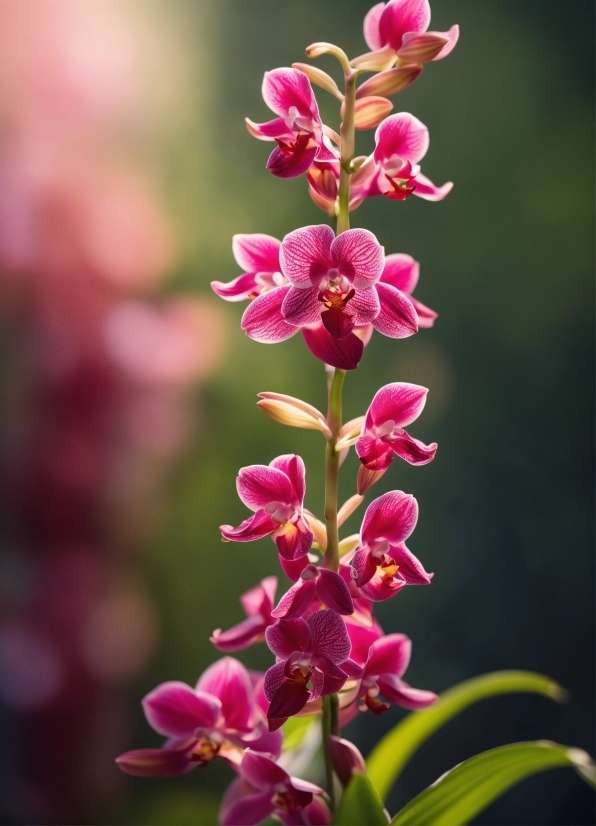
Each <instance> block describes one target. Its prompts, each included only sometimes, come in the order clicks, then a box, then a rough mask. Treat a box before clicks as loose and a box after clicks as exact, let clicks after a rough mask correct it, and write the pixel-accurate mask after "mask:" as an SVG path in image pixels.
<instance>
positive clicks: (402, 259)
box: [381, 252, 420, 295]
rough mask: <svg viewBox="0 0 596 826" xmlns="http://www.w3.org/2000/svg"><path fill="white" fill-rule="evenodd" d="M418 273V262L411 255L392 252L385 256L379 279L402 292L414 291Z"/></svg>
mask: <svg viewBox="0 0 596 826" xmlns="http://www.w3.org/2000/svg"><path fill="white" fill-rule="evenodd" d="M419 275H420V264H419V263H418V261H416V260H415V259H414V258H412V256H411V255H406V254H405V253H403V252H394V253H392V254H391V255H386V256H385V266H384V267H383V274H382V275H381V281H382V282H383V283H384V284H390V285H391V286H392V287H395V288H396V289H398V290H401V291H402V293H407V294H408V295H409V294H410V293H413V292H414V289H415V288H416V284H417V283H418V278H419Z"/></svg>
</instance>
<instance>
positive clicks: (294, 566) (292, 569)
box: [278, 555, 309, 582]
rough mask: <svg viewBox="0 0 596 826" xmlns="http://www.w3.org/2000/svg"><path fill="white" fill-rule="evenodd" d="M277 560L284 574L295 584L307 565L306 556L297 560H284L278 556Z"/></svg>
mask: <svg viewBox="0 0 596 826" xmlns="http://www.w3.org/2000/svg"><path fill="white" fill-rule="evenodd" d="M278 559H279V564H280V565H281V567H282V570H283V572H284V574H285V575H286V576H287V577H288V579H290V580H291V581H292V582H296V581H297V580H298V579H300V574H301V573H302V571H303V570H304V569H305V568H306V566H307V565H309V560H308V556H306V555H304V556H301V557H299V558H298V559H284V557H283V556H278Z"/></svg>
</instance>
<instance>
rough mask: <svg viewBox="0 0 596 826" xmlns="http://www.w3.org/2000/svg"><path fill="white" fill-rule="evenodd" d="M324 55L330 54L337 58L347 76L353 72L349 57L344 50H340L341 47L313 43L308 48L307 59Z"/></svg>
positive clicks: (331, 44)
mask: <svg viewBox="0 0 596 826" xmlns="http://www.w3.org/2000/svg"><path fill="white" fill-rule="evenodd" d="M324 54H330V55H333V57H335V58H337V60H339V62H340V63H341V65H342V68H343V70H344V72H345V73H346V74H348V73H349V72H350V71H351V68H350V61H349V59H348V56H347V54H346V53H345V52H344V51H343V49H340V48H339V46H334V45H333V43H312V44H311V45H310V46H307V47H306V56H307V57H310V58H314V57H321V55H324Z"/></svg>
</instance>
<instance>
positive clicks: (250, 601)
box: [240, 576, 277, 617]
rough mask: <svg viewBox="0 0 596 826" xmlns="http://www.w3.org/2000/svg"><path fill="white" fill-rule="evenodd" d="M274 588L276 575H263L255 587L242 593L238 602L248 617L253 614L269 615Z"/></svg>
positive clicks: (275, 588)
mask: <svg viewBox="0 0 596 826" xmlns="http://www.w3.org/2000/svg"><path fill="white" fill-rule="evenodd" d="M276 590H277V577H276V576H268V577H265V579H263V580H261V582H260V583H259V584H258V585H257V586H256V587H255V588H251V589H250V591H247V592H246V593H245V594H242V596H241V597H240V604H241V605H242V607H243V608H244V610H245V612H246V614H247V615H248V616H249V617H250V616H252V615H253V614H260V615H261V616H269V615H270V613H271V608H272V607H273V601H274V600H275V592H276Z"/></svg>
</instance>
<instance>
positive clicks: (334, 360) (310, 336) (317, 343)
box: [302, 324, 364, 370]
mask: <svg viewBox="0 0 596 826" xmlns="http://www.w3.org/2000/svg"><path fill="white" fill-rule="evenodd" d="M302 336H303V338H304V341H305V344H306V346H307V347H308V349H309V350H310V352H311V353H312V354H313V356H316V358H318V359H319V360H320V361H322V362H324V363H325V364H329V365H330V366H331V367H338V368H339V369H340V370H355V369H356V368H357V367H358V364H359V363H360V359H361V358H362V355H363V353H364V344H363V343H362V340H361V339H360V338H358V336H357V335H355V334H354V333H349V334H348V335H347V336H346V337H345V338H342V339H337V338H334V337H333V336H332V335H331V334H330V333H329V332H327V330H326V329H325V328H324V327H323V325H322V324H320V325H317V326H316V327H307V328H305V329H303V330H302Z"/></svg>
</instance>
